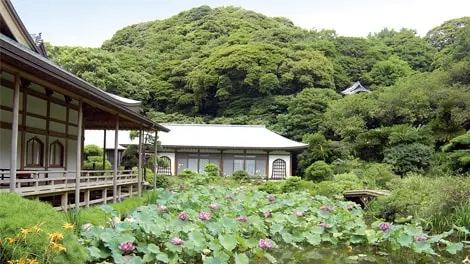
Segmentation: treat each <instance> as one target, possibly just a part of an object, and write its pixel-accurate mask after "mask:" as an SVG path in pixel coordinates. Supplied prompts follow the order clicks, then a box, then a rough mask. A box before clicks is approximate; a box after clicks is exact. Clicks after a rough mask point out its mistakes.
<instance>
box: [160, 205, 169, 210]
mask: <svg viewBox="0 0 470 264" xmlns="http://www.w3.org/2000/svg"><path fill="white" fill-rule="evenodd" d="M158 210H160V211H162V212H168V207H166V206H164V205H159V206H158Z"/></svg>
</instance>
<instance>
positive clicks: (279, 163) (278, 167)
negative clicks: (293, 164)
mask: <svg viewBox="0 0 470 264" xmlns="http://www.w3.org/2000/svg"><path fill="white" fill-rule="evenodd" d="M286 176H287V173H286V162H285V161H284V160H282V159H276V160H274V161H273V171H272V174H271V178H272V179H284V178H285V177H286Z"/></svg>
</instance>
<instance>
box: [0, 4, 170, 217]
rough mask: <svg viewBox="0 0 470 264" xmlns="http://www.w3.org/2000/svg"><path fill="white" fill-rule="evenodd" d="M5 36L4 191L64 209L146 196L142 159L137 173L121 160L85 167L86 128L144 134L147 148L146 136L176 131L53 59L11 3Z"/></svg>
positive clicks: (0, 16)
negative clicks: (93, 168) (99, 168)
mask: <svg viewBox="0 0 470 264" xmlns="http://www.w3.org/2000/svg"><path fill="white" fill-rule="evenodd" d="M0 33H1V34H0V70H1V72H0V192H1V191H10V192H15V193H18V194H20V195H22V196H25V197H29V198H38V199H40V200H43V201H49V202H51V203H52V204H53V205H54V206H55V207H56V208H58V209H63V210H67V209H68V208H69V207H71V206H75V207H76V208H78V207H79V206H82V205H83V206H89V205H90V204H93V203H106V202H108V201H113V202H115V201H117V200H121V199H123V198H125V197H129V196H133V195H141V194H142V184H143V180H142V169H141V168H142V162H139V164H138V165H137V166H138V167H139V168H140V169H138V170H137V172H136V171H130V170H128V171H124V170H120V168H119V167H118V166H117V165H118V164H117V163H115V165H114V166H113V169H112V170H110V171H104V170H103V171H85V170H83V168H82V164H83V160H84V157H83V147H84V140H85V138H84V131H85V129H86V130H90V129H91V130H100V131H103V130H104V131H106V130H108V131H109V130H112V133H115V134H118V132H119V130H121V129H125V130H137V131H140V134H139V136H138V138H140V141H139V142H140V144H139V149H140V150H141V149H142V137H143V134H144V131H146V132H147V133H155V134H156V133H157V131H163V132H167V131H169V129H168V128H166V127H164V126H162V125H159V124H156V123H155V122H152V121H151V120H149V119H147V118H146V117H145V116H143V115H142V114H141V112H140V102H137V101H134V100H130V99H126V98H122V97H119V96H116V95H113V94H109V93H106V92H105V91H103V90H101V89H99V88H97V87H95V86H93V85H92V84H90V83H88V82H86V81H84V80H82V79H80V78H79V77H77V76H75V75H74V74H72V73H70V72H68V71H66V70H64V69H63V68H61V67H60V66H58V65H56V64H55V63H53V62H52V61H50V60H49V59H48V58H47V52H46V50H45V49H44V46H43V45H42V40H41V38H40V35H35V36H34V38H33V37H32V36H31V35H30V34H29V32H28V31H27V30H26V27H25V26H24V25H23V23H22V21H21V19H20V18H19V16H18V14H17V13H16V11H15V9H14V8H13V5H12V4H11V2H10V1H9V0H2V1H0ZM116 138H117V137H116ZM118 143H119V142H117V141H115V142H113V144H114V146H115V148H114V149H113V153H112V154H113V156H114V159H115V160H117V159H118V154H119V151H118V149H119V148H118V146H119V144H118ZM139 156H140V157H143V152H142V151H140V152H139ZM140 160H143V158H141V159H140Z"/></svg>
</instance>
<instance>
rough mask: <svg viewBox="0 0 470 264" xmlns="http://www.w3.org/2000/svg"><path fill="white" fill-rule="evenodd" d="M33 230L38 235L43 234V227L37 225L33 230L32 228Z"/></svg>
mask: <svg viewBox="0 0 470 264" xmlns="http://www.w3.org/2000/svg"><path fill="white" fill-rule="evenodd" d="M32 229H33V230H34V232H36V233H39V232H41V231H42V229H41V227H40V226H39V225H35V226H33V228H32Z"/></svg>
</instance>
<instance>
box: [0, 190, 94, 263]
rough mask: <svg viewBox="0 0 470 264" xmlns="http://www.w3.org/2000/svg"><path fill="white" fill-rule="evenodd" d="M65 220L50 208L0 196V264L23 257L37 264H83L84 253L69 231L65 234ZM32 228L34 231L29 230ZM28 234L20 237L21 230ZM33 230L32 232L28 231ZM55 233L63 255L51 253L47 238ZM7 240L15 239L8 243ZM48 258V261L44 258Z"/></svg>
mask: <svg viewBox="0 0 470 264" xmlns="http://www.w3.org/2000/svg"><path fill="white" fill-rule="evenodd" d="M65 223H66V219H64V217H63V215H62V214H61V213H59V212H57V211H56V210H55V209H54V208H53V207H52V206H50V205H49V204H47V203H43V202H40V201H38V200H30V199H25V198H23V197H21V196H20V195H18V194H14V193H0V263H7V261H9V260H12V259H16V260H18V259H20V258H22V257H27V258H29V259H36V260H37V261H38V262H40V263H44V262H46V263H84V262H85V250H84V248H83V247H82V246H81V245H80V244H79V242H78V238H77V236H76V235H75V234H74V233H73V231H71V230H65V228H64V224H65ZM34 226H36V229H34V228H33V227H34ZM22 229H23V230H25V229H26V230H30V231H26V232H25V233H26V234H25V233H22V234H20V231H21V230H22ZM32 230H35V231H32ZM54 232H59V233H61V234H63V236H64V238H63V239H60V244H61V245H63V246H64V247H65V248H66V251H65V252H61V253H57V252H54V253H53V255H54V256H53V258H52V259H50V258H49V257H50V255H51V253H47V252H51V250H49V251H47V250H46V249H48V248H49V247H50V245H51V244H50V241H49V240H50V238H49V234H51V233H54ZM7 238H16V240H17V241H16V242H10V241H8V240H7ZM48 256H49V257H48Z"/></svg>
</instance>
